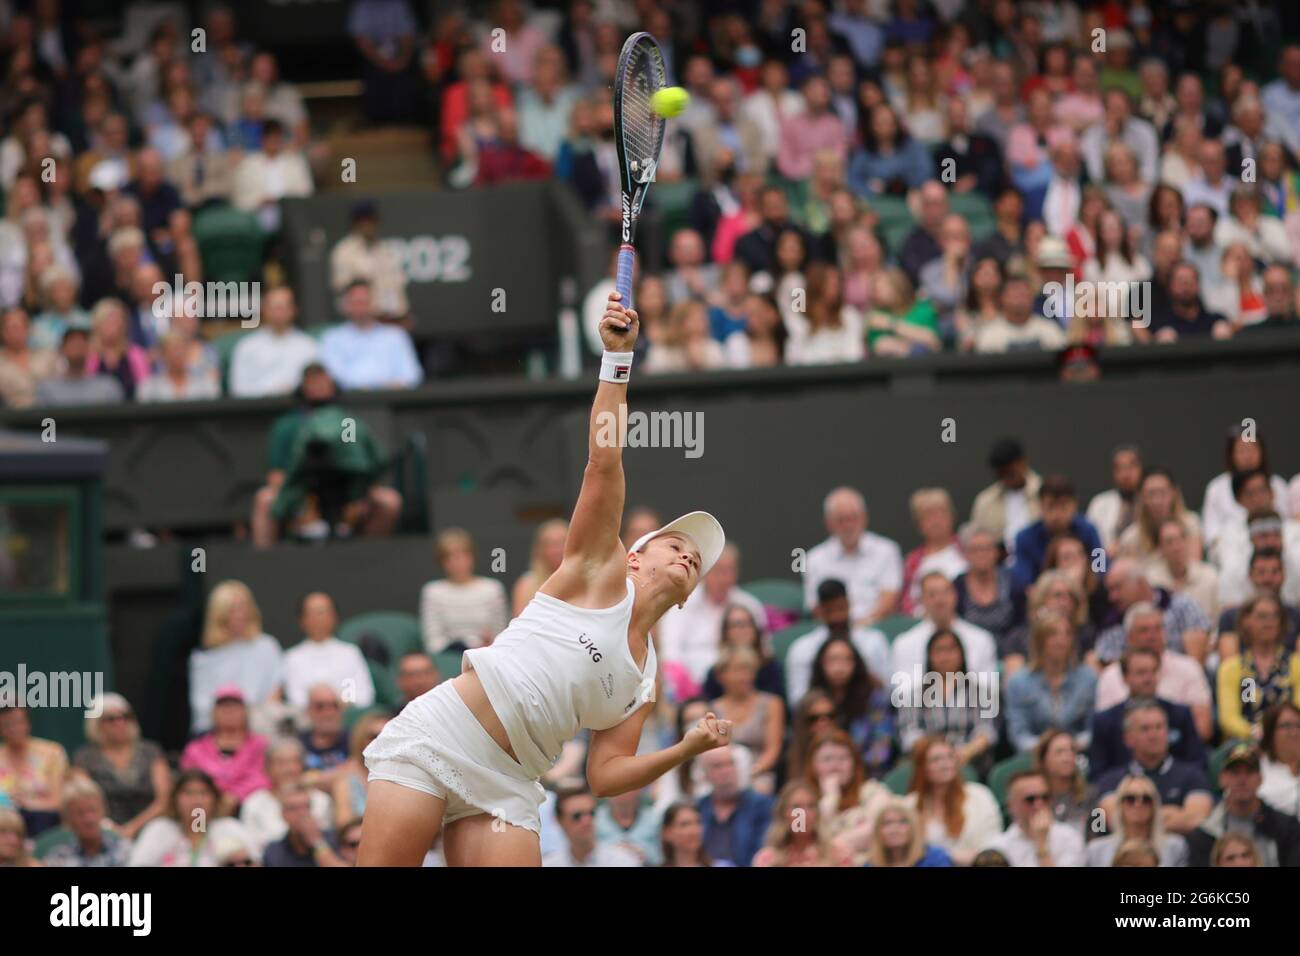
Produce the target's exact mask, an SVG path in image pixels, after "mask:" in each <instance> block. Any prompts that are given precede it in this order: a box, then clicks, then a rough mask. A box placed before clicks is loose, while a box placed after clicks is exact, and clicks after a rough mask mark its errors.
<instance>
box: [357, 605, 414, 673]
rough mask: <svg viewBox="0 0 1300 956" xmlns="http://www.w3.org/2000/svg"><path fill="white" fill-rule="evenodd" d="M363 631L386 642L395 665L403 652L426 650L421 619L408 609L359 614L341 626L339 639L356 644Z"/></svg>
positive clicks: (390, 658)
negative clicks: (421, 631)
mask: <svg viewBox="0 0 1300 956" xmlns="http://www.w3.org/2000/svg"><path fill="white" fill-rule="evenodd" d="M364 634H374V635H375V636H376V637H378V638H379V639H380V640H381V641H383V642H384V644H385V645H387V647H388V655H389V660H390V661H391V662H392V663H393V664H394V665H395V664H396V663H397V660H398V658H400V657H401V656H402V655H403V654H406V653H409V652H410V651H420V650H423V649H424V640H423V638H421V636H420V620H419V618H417V617H416V616H415V615H414V614H407V613H406V612H405V611H368V612H366V613H365V614H357V615H356V616H354V617H350V618H348V619H347V620H346V621H344V622H343V624H342V625H340V626H339V631H338V638H339V640H341V641H347V642H348V643H349V644H357V643H359V642H360V640H361V637H362V635H364Z"/></svg>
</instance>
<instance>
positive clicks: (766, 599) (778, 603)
mask: <svg viewBox="0 0 1300 956" xmlns="http://www.w3.org/2000/svg"><path fill="white" fill-rule="evenodd" d="M740 589H741V590H742V591H746V592H748V593H749V594H751V595H753V596H754V597H756V598H758V600H759V601H761V602H762V603H763V604H770V605H771V606H772V607H777V608H780V609H781V610H783V611H791V612H793V613H795V614H798V615H799V616H800V617H802V616H803V615H804V609H803V586H802V585H801V584H799V582H798V581H787V580H786V579H785V578H760V579H759V580H757V581H751V582H749V583H748V584H742V585H741V586H740Z"/></svg>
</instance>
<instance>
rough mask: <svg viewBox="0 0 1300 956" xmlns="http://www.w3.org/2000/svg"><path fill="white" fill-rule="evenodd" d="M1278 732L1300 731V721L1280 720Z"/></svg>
mask: <svg viewBox="0 0 1300 956" xmlns="http://www.w3.org/2000/svg"><path fill="white" fill-rule="evenodd" d="M1277 729H1278V730H1300V720H1279V721H1278V722H1277Z"/></svg>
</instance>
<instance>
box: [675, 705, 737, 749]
mask: <svg viewBox="0 0 1300 956" xmlns="http://www.w3.org/2000/svg"><path fill="white" fill-rule="evenodd" d="M682 742H683V743H684V744H686V747H687V749H688V750H690V751H691V753H692V754H696V755H698V754H702V753H704V751H706V750H714V749H716V748H718V747H725V746H727V744H729V743H731V721H729V720H722V719H720V718H719V717H718V716H717V714H715V713H713V711H709V712H708V713H707V714H705V715H704V716H703V717H702V718H700V722H699V723H698V724H696V725H695V726H694V727H692V728H691V729H690V730H688V731H687V732H686V736H685V737H684V738H682Z"/></svg>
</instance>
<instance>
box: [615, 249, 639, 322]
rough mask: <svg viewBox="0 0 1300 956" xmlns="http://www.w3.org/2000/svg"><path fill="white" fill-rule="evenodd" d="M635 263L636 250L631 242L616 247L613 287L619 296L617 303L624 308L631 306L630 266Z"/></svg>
mask: <svg viewBox="0 0 1300 956" xmlns="http://www.w3.org/2000/svg"><path fill="white" fill-rule="evenodd" d="M635 265H636V250H635V249H634V248H632V245H631V243H627V242H625V243H623V245H621V246H619V247H618V275H617V276H615V278H614V288H615V289H616V290H617V291H618V294H619V296H621V299H620V302H619V304H620V305H622V306H623V308H625V309H630V308H632V268H633V266H635Z"/></svg>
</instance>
